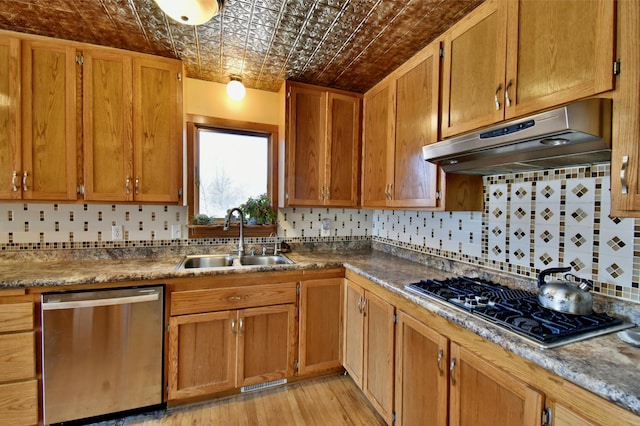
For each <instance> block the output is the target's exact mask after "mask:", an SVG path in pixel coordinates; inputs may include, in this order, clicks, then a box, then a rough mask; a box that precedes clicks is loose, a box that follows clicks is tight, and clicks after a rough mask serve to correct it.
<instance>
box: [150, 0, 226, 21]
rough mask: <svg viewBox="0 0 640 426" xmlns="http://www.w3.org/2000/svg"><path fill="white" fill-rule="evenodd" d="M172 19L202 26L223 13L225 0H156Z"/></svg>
mask: <svg viewBox="0 0 640 426" xmlns="http://www.w3.org/2000/svg"><path fill="white" fill-rule="evenodd" d="M155 2H156V3H157V4H158V6H160V9H162V11H163V12H164V13H166V14H167V16H169V17H170V18H171V19H173V20H175V21H176V22H179V23H181V24H186V25H200V24H204V23H205V22H208V21H210V20H211V18H213V17H214V16H216V15H219V14H220V12H222V7H223V6H224V0H155Z"/></svg>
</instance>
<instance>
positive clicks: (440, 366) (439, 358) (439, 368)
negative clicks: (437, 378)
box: [437, 349, 444, 376]
mask: <svg viewBox="0 0 640 426" xmlns="http://www.w3.org/2000/svg"><path fill="white" fill-rule="evenodd" d="M443 357H444V351H443V350H442V349H440V350H439V351H438V359H437V363H438V371H440V375H441V376H442V375H443V374H444V370H443V369H442V358H443Z"/></svg>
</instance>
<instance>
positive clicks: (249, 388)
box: [240, 379, 287, 393]
mask: <svg viewBox="0 0 640 426" xmlns="http://www.w3.org/2000/svg"><path fill="white" fill-rule="evenodd" d="M286 383H287V379H280V380H274V381H272V382H266V383H259V384H257V385H251V386H243V387H241V388H240V392H242V393H245V392H253V391H257V390H261V389H267V388H272V387H274V386H280V385H284V384H286Z"/></svg>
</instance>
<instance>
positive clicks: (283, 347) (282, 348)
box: [238, 304, 296, 386]
mask: <svg viewBox="0 0 640 426" xmlns="http://www.w3.org/2000/svg"><path fill="white" fill-rule="evenodd" d="M238 316H239V320H238V327H239V328H238V386H248V385H254V384H258V383H263V382H267V381H271V380H278V379H283V378H285V377H291V376H292V375H293V363H294V358H295V343H296V342H295V337H296V321H295V305H294V304H287V305H275V306H266V307H262V308H250V309H243V310H241V311H239V312H238Z"/></svg>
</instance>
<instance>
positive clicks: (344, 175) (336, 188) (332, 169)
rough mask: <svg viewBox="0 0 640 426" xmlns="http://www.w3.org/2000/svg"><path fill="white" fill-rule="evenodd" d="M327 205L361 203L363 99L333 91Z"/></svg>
mask: <svg viewBox="0 0 640 426" xmlns="http://www.w3.org/2000/svg"><path fill="white" fill-rule="evenodd" d="M328 97H329V98H328V105H329V112H328V114H327V120H328V121H327V136H328V141H327V143H328V146H327V160H326V172H325V176H326V179H325V180H326V182H325V185H324V188H325V189H324V204H325V205H328V206H336V207H355V206H357V205H358V190H359V187H358V186H359V185H358V184H359V182H360V172H359V158H360V155H359V151H360V98H358V97H355V96H347V95H342V94H337V93H332V92H329V94H328Z"/></svg>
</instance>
